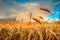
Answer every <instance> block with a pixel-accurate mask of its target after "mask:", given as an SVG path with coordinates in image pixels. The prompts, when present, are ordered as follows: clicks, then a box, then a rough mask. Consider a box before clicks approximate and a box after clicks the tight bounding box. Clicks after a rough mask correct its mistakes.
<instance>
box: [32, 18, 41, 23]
mask: <svg viewBox="0 0 60 40" xmlns="http://www.w3.org/2000/svg"><path fill="white" fill-rule="evenodd" d="M32 19H33V20H35V21H36V22H38V23H40V24H41V22H40V21H39V20H37V19H35V18H32Z"/></svg>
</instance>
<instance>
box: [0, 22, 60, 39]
mask: <svg viewBox="0 0 60 40" xmlns="http://www.w3.org/2000/svg"><path fill="white" fill-rule="evenodd" d="M0 40H60V22H52V23H48V22H42V23H41V24H40V23H38V22H32V23H30V22H28V23H19V22H0Z"/></svg>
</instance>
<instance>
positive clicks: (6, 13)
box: [0, 0, 60, 21]
mask: <svg viewBox="0 0 60 40" xmlns="http://www.w3.org/2000/svg"><path fill="white" fill-rule="evenodd" d="M41 7H43V8H47V9H49V10H50V11H51V13H48V12H46V11H43V10H40V9H39V8H41ZM30 13H32V15H33V17H34V18H36V19H38V20H39V16H41V17H43V18H44V20H47V19H49V18H50V19H52V20H53V19H55V20H58V17H59V14H60V0H0V19H6V18H16V20H18V21H21V19H22V18H23V19H24V20H26V21H29V15H30ZM50 14H52V15H50Z"/></svg>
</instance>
